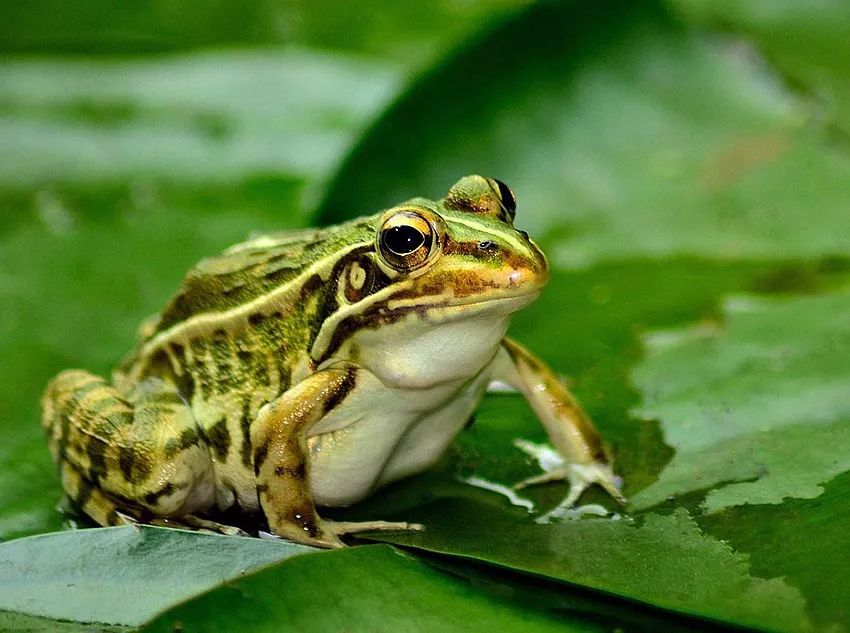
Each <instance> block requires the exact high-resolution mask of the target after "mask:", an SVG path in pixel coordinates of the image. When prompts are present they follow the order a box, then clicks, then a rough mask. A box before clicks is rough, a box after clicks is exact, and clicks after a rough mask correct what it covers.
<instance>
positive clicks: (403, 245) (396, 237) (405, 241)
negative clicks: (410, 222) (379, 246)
mask: <svg viewBox="0 0 850 633" xmlns="http://www.w3.org/2000/svg"><path fill="white" fill-rule="evenodd" d="M383 241H384V246H386V247H387V248H388V249H389V250H390V251H392V252H393V253H395V254H396V255H410V254H411V253H412V252H414V251H415V250H416V249H417V248H419V247H420V246H422V244H424V243H425V236H424V235H422V232H421V231H419V230H417V229H414V228H413V227H412V226H405V225H402V226H394V227H392V228H390V229H387V230H386V231H384V237H383Z"/></svg>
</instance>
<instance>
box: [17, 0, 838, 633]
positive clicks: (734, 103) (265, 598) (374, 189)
mask: <svg viewBox="0 0 850 633" xmlns="http://www.w3.org/2000/svg"><path fill="white" fill-rule="evenodd" d="M848 42H850V3H847V2H846V1H845V0H817V1H816V2H807V3H803V2H799V1H798V2H794V1H792V0H751V1H748V2H732V1H728V2H727V1H716V0H715V1H710V0H668V1H666V2H662V1H658V2H650V1H635V2H626V1H615V0H603V1H601V2H590V1H580V0H574V1H569V2H567V1H564V2H545V1H540V2H533V1H531V0H425V1H416V2H413V1H410V2H401V1H394V2H390V1H386V0H381V1H379V2H372V3H369V5H368V7H367V6H364V5H362V4H361V3H334V2H326V1H325V0H318V1H316V0H314V1H306V0H297V1H292V2H281V1H279V0H265V1H255V2H239V3H237V2H226V1H222V2H208V3H199V2H181V3H173V2H125V3H114V2H100V1H97V2H75V1H72V2H65V3H57V2H54V1H47V0H42V1H36V2H30V3H11V2H3V3H2V11H0V350H2V354H0V414H2V417H0V430H2V431H3V432H4V433H3V437H2V439H0V540H3V541H9V542H8V543H4V544H2V545H0V629H3V628H6V629H9V630H57V627H60V626H61V627H64V628H63V629H62V630H69V631H71V630H90V625H89V624H88V623H91V622H100V623H103V624H102V625H98V626H102V628H104V630H105V629H106V628H107V627H109V628H110V630H112V629H115V630H126V629H127V628H133V627H137V626H141V625H143V624H146V623H150V624H149V626H150V627H151V629H152V630H171V627H172V626H173V625H174V622H176V621H180V622H181V623H182V626H184V627H185V628H184V630H187V631H189V630H230V629H231V628H232V629H233V630H243V629H242V628H240V623H241V624H242V627H243V628H244V626H246V624H245V623H246V622H250V626H251V628H252V630H266V629H268V630H279V629H280V628H281V627H282V626H291V627H292V628H294V627H296V626H300V627H301V628H306V629H307V630H341V629H343V628H349V629H351V630H387V631H399V630H411V631H414V630H428V631H431V630H468V628H469V623H470V622H480V623H481V628H483V627H484V626H486V627H487V628H491V629H492V628H495V629H497V630H544V629H545V630H550V629H555V630H582V631H585V630H612V629H621V630H645V629H649V630H662V629H663V630H678V629H681V630H693V629H694V628H718V629H725V628H727V627H753V628H757V629H761V630H772V631H805V630H823V631H831V632H840V631H847V630H848V629H850V608H848V605H850V575H848V574H847V568H848V564H850V554H848V548H847V537H846V534H847V533H848V529H850V476H848V474H847V471H848V470H850V457H848V451H847V446H850V353H848V352H850V258H848V250H850V137H848V134H850V45H848ZM468 173H483V174H486V175H491V176H494V177H496V178H499V179H501V180H504V181H505V182H507V183H508V184H510V185H511V187H512V188H513V189H514V191H515V192H516V193H517V197H518V200H519V209H518V216H517V224H518V225H519V226H520V227H521V228H524V229H526V230H528V231H529V232H530V233H531V234H532V236H533V237H534V238H535V239H536V240H538V241H539V242H540V243H541V245H542V246H543V247H544V250H545V251H546V252H547V254H548V255H549V258H550V261H551V263H552V266H553V278H552V282H551V284H550V287H549V288H548V289H547V291H546V293H545V294H544V295H543V297H542V298H541V299H540V300H539V301H538V302H537V303H536V304H535V305H534V306H532V307H531V308H529V309H528V310H526V311H525V312H523V313H522V314H520V315H518V316H517V318H516V320H515V325H514V327H513V329H512V334H513V335H515V336H516V337H517V338H519V339H521V340H522V341H523V342H524V343H526V344H528V345H529V346H530V347H531V348H532V349H534V350H535V351H536V352H537V353H539V354H540V355H541V356H542V357H543V358H545V359H546V360H547V361H549V362H550V363H551V364H552V365H553V366H554V367H555V368H556V369H557V370H558V371H560V372H562V373H563V374H565V375H566V376H567V378H568V380H569V381H570V383H571V385H572V386H573V387H574V388H575V390H576V392H577V394H578V395H579V397H580V398H581V400H582V401H583V402H584V403H585V404H586V405H587V407H588V409H589V410H590V412H591V414H592V415H593V417H594V419H595V420H596V421H597V423H598V425H599V426H600V428H601V429H602V431H603V433H604V435H605V436H606V438H608V439H609V440H610V441H611V443H612V445H613V446H614V448H615V452H616V455H617V464H618V469H619V472H620V473H621V474H622V475H623V476H624V478H625V482H626V492H627V494H628V495H629V497H630V498H631V500H632V503H631V505H630V506H629V508H628V509H627V511H626V512H624V511H623V510H622V509H619V508H615V507H613V506H612V505H611V503H610V501H609V500H608V499H606V498H605V496H604V495H601V494H599V493H597V492H591V493H589V494H588V495H587V497H586V498H585V499H584V500H583V501H585V502H588V503H601V504H604V505H606V506H607V507H608V509H609V510H611V511H612V512H614V513H615V514H614V515H610V514H609V515H608V516H606V517H601V518H600V517H597V518H586V519H583V520H566V521H563V522H558V523H553V524H549V525H541V524H537V523H535V521H534V519H535V517H536V516H539V514H540V513H542V512H544V511H545V510H547V509H549V508H550V507H551V506H552V505H553V504H554V503H556V502H557V500H558V499H559V498H561V497H562V496H563V494H564V488H563V486H559V485H551V486H546V487H541V488H540V489H536V490H533V491H531V492H529V494H528V498H529V499H530V500H531V501H533V502H534V503H535V508H536V512H535V513H533V514H531V515H527V514H526V512H525V510H524V509H522V508H517V507H513V506H511V505H510V504H508V502H507V501H506V500H505V499H504V498H502V497H500V496H498V495H496V494H492V493H487V492H485V491H482V490H479V489H476V488H474V487H472V486H469V485H467V484H464V483H462V482H461V481H460V479H463V478H464V477H468V476H470V475H475V476H478V477H484V478H487V479H488V480H491V481H494V482H498V483H502V484H510V483H512V482H514V481H516V480H518V479H520V478H522V477H524V476H527V475H529V474H532V473H534V472H536V465H535V464H533V463H531V462H530V460H529V459H528V458H527V457H525V456H524V455H523V454H522V453H520V452H519V451H517V450H516V449H515V448H513V446H512V441H513V440H514V439H516V438H517V437H523V438H525V439H529V440H532V441H544V439H545V438H544V434H543V432H542V430H540V429H539V428H538V426H539V425H538V424H537V422H536V421H535V419H534V417H533V415H532V414H531V413H530V411H529V410H528V409H527V407H526V406H525V405H524V403H523V402H522V401H521V400H519V399H518V398H517V397H515V396H507V395H499V396H490V397H488V398H487V400H486V401H485V403H484V405H483V407H482V410H481V412H480V414H479V416H478V420H477V422H476V424H475V425H474V426H472V427H471V428H470V429H468V430H467V431H465V432H464V433H463V434H462V436H461V437H460V438H459V440H458V442H457V444H456V446H454V447H453V448H452V450H451V452H450V454H449V455H448V456H447V458H446V459H445V460H444V462H443V463H441V465H440V466H439V467H438V468H437V469H435V470H434V471H433V472H431V473H428V474H426V475H423V476H421V477H417V478H414V479H411V480H410V481H407V482H402V483H400V484H397V485H394V486H392V487H390V488H388V489H386V490H384V491H381V492H380V493H378V494H377V495H375V497H373V498H372V499H370V500H368V501H367V502H365V503H364V504H361V506H360V507H357V508H352V509H350V510H349V511H347V512H346V513H343V514H345V515H346V516H352V517H356V516H368V517H370V518H374V517H376V516H378V515H380V518H390V517H392V516H398V517H405V518H409V519H411V520H419V521H422V522H424V523H426V525H427V526H428V531H427V532H425V533H424V534H420V535H406V536H403V537H402V536H398V537H393V538H391V537H390V536H389V535H385V536H384V537H381V538H382V539H383V540H386V541H393V542H395V543H396V546H393V547H392V548H391V547H390V546H387V545H366V546H363V547H360V548H357V549H355V550H349V551H345V552H321V553H304V552H303V551H302V550H299V549H298V548H295V549H292V548H287V547H286V546H285V545H282V544H279V543H263V544H259V543H258V542H255V541H253V540H249V539H244V540H237V542H236V544H235V545H228V548H232V551H230V550H228V553H227V554H226V555H225V554H222V555H221V556H223V557H230V558H228V559H227V560H235V561H240V560H242V561H244V566H242V567H241V568H240V569H237V568H236V567H233V566H227V565H220V564H216V563H215V552H217V551H220V549H221V548H222V546H221V545H219V544H218V543H219V541H216V540H215V538H214V537H202V536H201V535H188V536H186V535H182V534H178V533H174V532H170V531H163V530H153V529H151V530H140V531H139V530H137V531H130V532H127V531H124V532H122V531H117V532H114V533H112V536H107V535H106V534H105V533H104V532H97V531H94V532H90V531H64V532H61V533H56V532H60V531H61V530H63V528H64V527H66V525H65V524H64V523H63V519H62V516H61V515H60V514H59V513H58V512H57V511H56V510H55V505H56V503H57V501H58V500H59V497H60V489H59V485H58V479H57V477H56V475H55V473H54V470H53V467H52V465H51V464H50V460H49V455H48V453H47V450H46V445H45V442H44V440H43V438H42V434H41V430H40V428H39V425H38V399H39V397H40V393H41V390H42V388H43V386H44V384H45V383H46V381H47V380H48V379H49V378H50V377H51V376H52V375H53V374H55V373H56V372H57V371H59V370H61V369H64V368H67V367H84V368H87V369H89V370H91V371H95V372H98V373H101V374H103V375H108V373H109V371H110V370H111V368H112V367H113V366H114V364H115V363H116V361H117V360H118V359H119V358H120V357H121V356H122V355H123V354H124V353H125V352H126V351H127V349H129V347H130V346H131V344H132V342H133V339H134V336H135V331H136V328H137V326H138V324H139V322H140V321H141V320H142V319H143V318H144V317H145V316H147V315H149V314H151V313H154V312H156V311H157V310H158V309H159V308H160V307H161V306H162V305H163V304H164V302H165V301H166V300H167V299H168V297H169V296H170V295H171V293H173V292H174V290H175V288H176V287H177V285H178V284H179V282H180V279H181V278H182V276H183V274H184V273H185V271H186V270H187V269H188V268H189V267H190V266H191V265H192V264H193V263H194V262H196V261H197V260H198V259H200V258H201V257H203V256H205V255H209V254H211V253H215V252H218V251H220V250H221V249H223V248H225V247H226V246H228V245H230V244H232V243H235V242H238V241H240V240H242V239H244V238H245V237H246V236H247V235H248V234H249V233H251V232H254V231H263V230H277V229H283V228H289V227H298V226H309V225H317V224H327V223H333V222H335V221H339V220H342V219H345V218H349V217H353V216H356V215H361V214H367V213H373V212H375V211H377V210H378V209H380V208H383V207H385V206H388V205H390V204H394V203H396V202H399V201H401V200H403V199H406V198H409V197H412V196H417V195H422V196H426V197H441V196H442V195H444V193H445V191H446V189H447V188H448V187H449V186H450V185H451V184H452V183H453V182H454V181H455V180H457V178H459V177H460V176H462V175H464V174H468ZM42 533H54V534H50V535H49V536H43V537H36V538H31V539H21V540H15V539H17V538H18V537H24V536H27V535H34V534H42ZM210 539H212V540H210ZM100 548H102V551H103V552H104V559H103V560H100V559H97V560H95V559H94V558H93V557H92V556H90V555H89V553H90V552H91V551H92V550H93V549H100ZM176 552H180V553H181V555H180V556H179V557H178V558H174V556H175V553H176ZM208 559H209V560H211V561H213V562H211V563H203V562H202V561H206V560H208ZM166 561H170V563H171V564H172V566H168V565H167V564H166ZM266 564H271V566H270V567H268V568H267V569H265V570H263V571H259V572H256V573H254V574H253V575H250V576H249V577H247V578H245V579H242V580H234V578H236V577H238V576H239V575H240V574H239V571H240V570H241V571H246V570H256V569H257V568H259V567H261V566H262V565H266ZM237 567H238V566H237ZM145 578H148V579H152V578H158V579H159V580H158V581H152V580H151V581H148V582H147V584H146V582H145V580H144V579H145ZM169 580H170V581H169ZM72 586H73V587H76V589H75V590H73V591H72V590H67V589H66V590H63V591H59V592H56V591H54V590H55V588H56V587H66V588H67V587H72ZM154 586H158V587H159V588H158V589H157V590H154V589H153V587H154ZM281 587H284V588H286V589H285V590H284V589H280V588H281ZM51 588H52V589H51ZM110 591H112V592H114V593H109V592H110ZM128 594H129V595H131V596H133V597H135V598H137V602H136V606H135V607H134V608H133V609H130V608H129V607H128V606H127V604H126V600H122V599H121V598H115V596H125V595H128ZM189 598H191V600H190V601H189V602H186V603H185V604H183V605H179V603H182V602H183V601H184V600H186V599H189ZM329 604H332V605H335V606H334V607H333V608H329V606H328V605H329ZM167 609H171V610H170V611H167V612H165V613H164V614H162V612H163V611H166V610H167ZM158 614H161V615H159V616H158ZM157 616H158V619H156V618H157ZM154 619H156V621H154V622H151V621H152V620H154ZM59 621H62V622H63V623H62V624H61V625H60V624H59Z"/></svg>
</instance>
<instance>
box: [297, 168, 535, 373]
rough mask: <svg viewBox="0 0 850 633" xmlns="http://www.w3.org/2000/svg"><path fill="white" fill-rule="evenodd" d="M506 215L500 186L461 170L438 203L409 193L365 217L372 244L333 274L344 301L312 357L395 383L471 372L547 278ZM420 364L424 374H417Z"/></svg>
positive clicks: (506, 194) (510, 200) (506, 197)
mask: <svg viewBox="0 0 850 633" xmlns="http://www.w3.org/2000/svg"><path fill="white" fill-rule="evenodd" d="M515 212H516V200H515V198H514V195H513V193H512V192H511V190H510V189H509V188H508V186H507V185H505V184H504V183H501V182H499V181H498V180H493V179H492V178H484V177H482V176H467V177H465V178H462V179H461V180H460V181H458V182H457V183H456V184H455V185H454V186H453V187H452V188H451V189H450V190H449V192H448V194H447V195H446V197H445V198H443V199H442V200H439V201H432V200H426V199H424V198H415V199H413V200H409V201H408V202H405V203H403V204H400V205H398V206H396V207H393V208H392V209H389V210H388V211H386V212H384V213H383V214H380V215H378V216H374V217H372V218H369V219H367V220H365V222H368V223H369V224H370V225H371V231H373V232H374V241H373V244H372V246H371V247H369V251H370V252H369V253H368V255H367V256H366V259H359V260H355V261H354V262H353V263H352V265H351V267H350V268H349V269H347V271H348V272H346V273H343V275H342V276H341V279H342V283H343V285H344V287H345V288H346V289H353V290H352V292H350V293H348V294H346V295H345V296H346V301H349V302H350V303H349V305H348V307H343V308H342V309H341V310H339V311H338V312H337V313H336V314H335V315H334V317H333V318H331V319H329V320H327V321H326V322H325V324H324V325H323V328H322V329H323V332H322V333H321V334H320V336H319V338H318V339H317V343H316V345H315V346H314V349H313V352H314V358H316V359H318V360H319V361H320V362H321V361H322V360H327V361H328V362H331V361H332V359H333V358H336V359H341V358H345V357H348V358H354V357H355V356H356V360H357V361H358V362H361V363H364V364H365V365H367V366H369V367H370V369H372V370H373V371H374V372H375V373H376V374H377V375H380V376H382V377H383V378H384V379H386V380H387V381H388V382H397V383H400V382H404V381H408V382H409V381H410V380H411V379H412V378H413V377H414V376H416V377H418V378H421V379H422V380H423V384H425V383H427V382H428V380H430V379H431V378H440V377H442V376H444V375H445V374H446V372H447V371H448V370H447V369H446V366H447V365H450V366H452V367H454V368H455V369H456V370H457V372H458V375H471V373H474V371H477V370H476V367H477V368H480V367H481V366H483V363H484V362H487V361H488V360H489V359H490V358H492V356H493V354H494V353H495V350H496V347H497V346H498V344H499V341H500V340H501V338H502V337H503V336H504V333H505V330H506V329H507V325H508V318H509V316H510V315H511V314H512V313H513V312H516V311H517V310H519V309H521V308H523V307H525V306H526V305H528V304H529V303H530V302H531V301H533V300H534V299H535V298H536V297H537V295H538V294H539V293H540V291H541V289H542V288H543V286H544V285H545V284H546V282H547V281H548V267H547V264H546V258H545V257H544V256H543V253H542V252H541V251H540V249H539V248H538V247H537V246H536V245H535V244H534V242H532V241H531V240H530V239H529V237H528V235H527V234H526V233H525V232H523V231H519V230H517V229H516V228H514V226H513V220H514V215H515ZM361 222H362V221H361ZM361 257H362V256H361ZM342 294H343V293H342V292H341V291H340V296H342ZM343 341H345V343H344V342H343ZM346 350H347V351H346ZM434 358H440V359H442V360H444V361H446V362H445V363H435V362H434ZM429 369H430V370H433V371H436V374H435V376H434V377H426V376H425V375H424V374H423V372H424V373H426V374H427V370H429ZM464 372H466V373H464Z"/></svg>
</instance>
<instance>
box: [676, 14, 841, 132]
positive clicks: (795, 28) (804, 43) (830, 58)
mask: <svg viewBox="0 0 850 633" xmlns="http://www.w3.org/2000/svg"><path fill="white" fill-rule="evenodd" d="M670 4H671V5H672V6H673V7H675V8H677V9H678V10H680V11H681V12H682V13H683V14H684V15H686V16H687V17H688V18H689V19H691V20H695V21H698V22H701V23H713V24H719V25H720V26H722V27H724V28H727V29H731V30H734V31H736V32H739V33H743V34H745V35H746V36H747V38H748V40H749V41H750V42H751V43H752V44H753V45H755V46H757V47H758V49H759V51H760V52H761V53H762V54H764V55H766V56H767V57H768V58H769V59H770V61H771V63H772V64H773V65H775V66H776V67H777V68H779V69H780V70H781V71H782V72H783V73H784V74H785V75H786V76H787V78H788V79H789V81H790V82H791V83H793V84H794V85H797V86H800V87H803V88H805V89H806V90H807V91H808V92H810V93H811V95H812V98H813V99H814V100H815V101H816V103H817V105H818V106H820V107H821V108H823V109H824V110H825V112H823V113H820V114H819V115H820V116H823V117H825V118H826V120H827V121H828V122H829V123H834V124H836V125H837V126H838V127H839V128H843V132H844V134H846V133H847V132H850V49H848V47H847V45H846V42H847V38H848V37H850V4H848V3H847V2H844V1H843V0H819V1H818V2H808V3H805V4H803V3H799V2H795V1H794V0H750V1H748V2H735V1H734V0H719V1H716V0H670Z"/></svg>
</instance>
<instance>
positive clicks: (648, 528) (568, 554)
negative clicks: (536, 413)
mask: <svg viewBox="0 0 850 633" xmlns="http://www.w3.org/2000/svg"><path fill="white" fill-rule="evenodd" d="M414 516H416V517H417V520H423V522H424V523H425V524H426V526H427V529H426V531H425V532H423V533H421V534H400V535H389V536H379V537H376V538H379V539H380V540H386V541H389V542H392V543H398V544H402V545H409V546H413V547H417V548H422V549H426V550H428V551H433V552H438V553H443V554H452V555H455V556H461V557H464V558H471V559H474V560H480V561H485V562H489V563H491V564H495V565H499V566H504V567H510V568H511V569H516V570H521V571H524V572H529V573H533V574H538V575H543V576H547V577H550V578H555V579H558V580H562V581H565V582H568V583H571V584H578V585H582V586H586V587H591V588H594V589H598V590H602V591H605V592H607V593H611V594H616V595H619V596H623V597H627V598H631V599H634V600H638V601H640V602H646V603H649V604H652V605H655V606H659V607H662V608H665V609H671V610H676V611H680V612H683V613H688V614H692V615H698V616H702V617H707V618H716V619H718V620H725V621H728V622H733V623H736V624H743V625H749V626H754V627H758V628H763V629H768V630H776V631H799V630H804V629H806V628H808V626H809V625H808V621H807V616H806V614H805V601H804V599H803V597H802V595H801V594H800V593H799V591H798V590H797V589H795V588H793V587H791V586H789V585H788V584H787V583H785V582H784V581H783V580H782V579H780V578H773V579H763V578H757V577H753V576H752V575H751V574H750V570H749V564H748V562H747V559H746V557H745V556H743V555H741V554H738V553H736V552H734V550H732V548H731V547H729V546H728V545H726V544H724V543H722V542H721V541H719V540H717V539H715V538H712V537H710V536H707V535H705V534H704V533H703V532H702V531H701V530H700V529H699V527H698V526H697V524H696V523H695V522H694V520H693V519H692V518H691V517H690V516H689V515H688V513H687V512H686V511H685V510H684V509H680V510H678V511H676V512H674V513H673V514H672V515H669V516H661V515H647V516H646V517H644V518H643V520H642V521H639V522H637V523H635V522H633V521H632V520H629V519H626V518H615V519H592V520H584V521H580V520H579V521H565V522H564V523H561V524H558V525H534V524H531V525H529V524H528V522H523V521H517V520H516V519H514V520H510V519H508V517H506V515H505V514H504V513H502V512H499V511H498V510H492V509H488V508H487V506H485V505H476V504H471V503H468V502H465V503H459V502H443V503H435V504H433V506H432V507H430V508H428V509H427V512H426V511H425V510H423V511H421V512H419V513H417V514H415V515H414ZM485 535H486V538H485Z"/></svg>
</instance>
